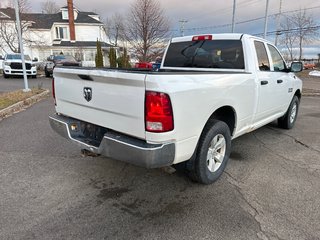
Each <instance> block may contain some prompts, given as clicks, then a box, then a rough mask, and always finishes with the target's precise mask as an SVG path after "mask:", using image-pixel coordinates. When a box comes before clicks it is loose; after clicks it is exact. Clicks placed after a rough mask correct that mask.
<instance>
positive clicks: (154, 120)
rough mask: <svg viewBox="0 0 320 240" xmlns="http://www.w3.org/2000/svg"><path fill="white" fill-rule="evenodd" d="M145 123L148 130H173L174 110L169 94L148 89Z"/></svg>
mask: <svg viewBox="0 0 320 240" xmlns="http://www.w3.org/2000/svg"><path fill="white" fill-rule="evenodd" d="M145 124H146V131H148V132H168V131H171V130H173V112H172V106H171V101H170V97H169V95H168V94H165V93H160V92H151V91H146V99H145Z"/></svg>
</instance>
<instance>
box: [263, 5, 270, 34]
mask: <svg viewBox="0 0 320 240" xmlns="http://www.w3.org/2000/svg"><path fill="white" fill-rule="evenodd" d="M268 11H269V0H267V4H266V14H265V19H264V34H263V38H264V39H266V37H267V29H268Z"/></svg>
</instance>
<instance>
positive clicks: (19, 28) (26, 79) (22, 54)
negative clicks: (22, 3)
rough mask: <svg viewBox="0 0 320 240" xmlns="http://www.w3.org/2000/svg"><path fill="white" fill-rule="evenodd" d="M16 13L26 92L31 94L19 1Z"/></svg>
mask: <svg viewBox="0 0 320 240" xmlns="http://www.w3.org/2000/svg"><path fill="white" fill-rule="evenodd" d="M15 10H16V11H15V12H16V24H17V29H18V38H19V46H20V54H21V60H22V70H23V80H24V89H23V91H24V92H29V91H30V88H29V86H28V78H27V72H26V62H25V59H24V51H23V42H22V33H21V24H20V16H19V3H18V0H15Z"/></svg>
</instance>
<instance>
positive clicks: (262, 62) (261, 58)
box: [254, 41, 270, 71]
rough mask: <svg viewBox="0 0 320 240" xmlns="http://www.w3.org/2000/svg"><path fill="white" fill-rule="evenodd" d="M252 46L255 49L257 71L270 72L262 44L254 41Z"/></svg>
mask: <svg viewBox="0 0 320 240" xmlns="http://www.w3.org/2000/svg"><path fill="white" fill-rule="evenodd" d="M254 46H255V48H256V53H257V58H258V66H259V69H260V70H261V71H270V63H269V59H268V54H267V51H266V48H265V46H264V43H263V42H258V41H254Z"/></svg>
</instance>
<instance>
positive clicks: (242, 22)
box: [172, 6, 320, 31]
mask: <svg viewBox="0 0 320 240" xmlns="http://www.w3.org/2000/svg"><path fill="white" fill-rule="evenodd" d="M317 8H320V6H315V7H310V8H305V9H304V10H313V9H317ZM299 11H301V9H299V10H290V11H285V12H282V13H281V14H283V15H285V14H287V13H293V12H299ZM277 15H278V13H273V14H270V15H269V16H268V17H274V16H277ZM261 19H265V17H258V18H253V19H248V20H244V21H240V22H236V24H244V23H250V22H254V21H258V20H261ZM231 25H232V24H231V23H227V24H221V25H214V26H206V27H195V28H186V29H184V30H185V31H199V30H206V29H216V28H224V27H230V26H231ZM172 31H177V30H172Z"/></svg>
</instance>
